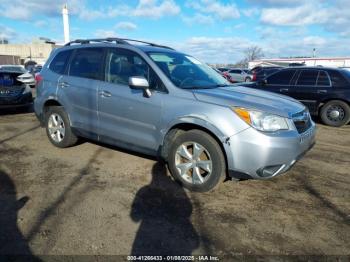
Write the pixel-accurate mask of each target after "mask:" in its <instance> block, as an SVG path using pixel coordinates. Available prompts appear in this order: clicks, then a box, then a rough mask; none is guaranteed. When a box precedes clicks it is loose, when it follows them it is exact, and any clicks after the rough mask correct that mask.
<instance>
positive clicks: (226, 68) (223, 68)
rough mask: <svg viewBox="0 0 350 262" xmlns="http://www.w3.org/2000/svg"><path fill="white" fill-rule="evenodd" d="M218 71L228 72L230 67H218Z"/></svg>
mask: <svg viewBox="0 0 350 262" xmlns="http://www.w3.org/2000/svg"><path fill="white" fill-rule="evenodd" d="M217 70H219V71H220V72H226V71H228V70H230V68H229V67H218V68H217Z"/></svg>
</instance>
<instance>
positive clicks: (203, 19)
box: [182, 13, 214, 25]
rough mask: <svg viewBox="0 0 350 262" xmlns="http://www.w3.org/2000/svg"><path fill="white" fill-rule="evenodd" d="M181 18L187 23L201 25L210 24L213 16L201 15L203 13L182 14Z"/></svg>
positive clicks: (212, 22)
mask: <svg viewBox="0 0 350 262" xmlns="http://www.w3.org/2000/svg"><path fill="white" fill-rule="evenodd" d="M182 20H183V21H184V22H185V23H186V24H188V25H193V24H201V25H212V24H214V18H213V17H211V16H210V15H203V14H199V13H197V14H195V15H194V16H192V17H190V16H183V17H182Z"/></svg>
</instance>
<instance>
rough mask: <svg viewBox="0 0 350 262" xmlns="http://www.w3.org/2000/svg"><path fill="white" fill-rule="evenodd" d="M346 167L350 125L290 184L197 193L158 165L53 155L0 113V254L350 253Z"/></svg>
mask: <svg viewBox="0 0 350 262" xmlns="http://www.w3.org/2000/svg"><path fill="white" fill-rule="evenodd" d="M252 153H253V152H252ZM349 170H350V126H347V127H344V128H338V129H336V128H330V127H325V126H323V125H318V136H317V145H316V146H315V147H314V149H313V150H312V151H311V152H309V153H308V154H307V155H306V156H305V157H304V158H303V159H302V160H301V161H300V162H298V163H297V165H296V166H295V167H294V168H293V169H292V170H291V171H289V172H288V173H287V174H286V175H284V176H281V177H278V178H275V179H272V180H268V181H253V180H249V181H241V182H231V181H229V182H225V183H224V184H222V185H221V186H220V187H219V188H218V189H217V190H216V191H214V192H211V193H206V194H198V193H197V194H194V193H190V192H187V191H184V190H183V189H182V188H181V187H180V186H178V185H177V184H176V183H174V182H173V181H172V180H171V178H170V176H169V175H168V174H167V171H166V168H165V167H164V166H163V165H162V164H160V163H157V161H156V160H155V159H152V158H147V157H145V156H140V155H137V154H132V153H130V152H125V151H122V150H120V149H117V148H111V147H107V146H102V145H99V144H95V143H91V142H82V143H81V144H80V145H78V146H75V147H72V148H69V149H58V148H55V147H53V146H52V145H51V144H50V142H49V141H48V139H47V137H46V133H45V130H44V129H42V128H40V127H39V124H38V122H37V120H36V118H35V117H34V114H33V113H20V114H13V113H11V114H8V113H4V114H3V115H0V254H4V253H21V254H66V255H68V254H95V255H99V254H104V255H107V254H122V255H128V254H131V253H133V254H159V253H163V254H166V255H169V254H191V253H192V254H211V255H216V256H219V257H221V256H224V255H234V254H259V255H284V254H295V255H300V254H302V255H315V254H318V255H323V254H328V255H345V254H347V255H350V190H349V185H350V171H349Z"/></svg>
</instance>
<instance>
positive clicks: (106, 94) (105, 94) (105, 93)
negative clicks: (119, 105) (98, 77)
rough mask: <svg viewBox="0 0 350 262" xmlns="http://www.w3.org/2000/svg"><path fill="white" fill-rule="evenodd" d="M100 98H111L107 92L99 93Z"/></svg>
mask: <svg viewBox="0 0 350 262" xmlns="http://www.w3.org/2000/svg"><path fill="white" fill-rule="evenodd" d="M100 96H101V97H111V96H112V94H111V93H110V92H108V91H101V92H100Z"/></svg>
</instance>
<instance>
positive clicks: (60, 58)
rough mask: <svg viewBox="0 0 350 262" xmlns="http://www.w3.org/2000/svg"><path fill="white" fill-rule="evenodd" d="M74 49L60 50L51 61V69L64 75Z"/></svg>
mask: <svg viewBox="0 0 350 262" xmlns="http://www.w3.org/2000/svg"><path fill="white" fill-rule="evenodd" d="M71 54H72V50H66V51H61V52H59V53H58V54H57V55H56V56H55V57H54V59H53V60H52V62H51V63H50V66H49V69H50V70H52V71H53V72H55V73H57V74H60V75H62V74H63V73H64V70H65V68H66V65H67V63H68V61H69V58H70V55H71Z"/></svg>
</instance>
